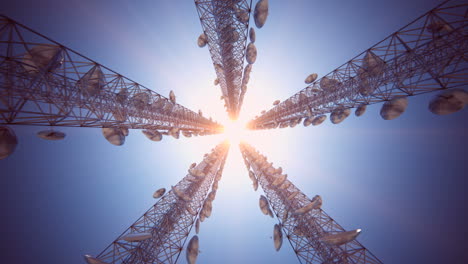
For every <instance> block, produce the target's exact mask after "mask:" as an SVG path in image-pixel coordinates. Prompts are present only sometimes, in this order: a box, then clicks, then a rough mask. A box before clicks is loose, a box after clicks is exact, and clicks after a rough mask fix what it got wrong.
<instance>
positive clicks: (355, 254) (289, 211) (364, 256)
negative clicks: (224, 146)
mask: <svg viewBox="0 0 468 264" xmlns="http://www.w3.org/2000/svg"><path fill="white" fill-rule="evenodd" d="M240 149H241V153H242V156H243V158H244V162H245V165H246V166H247V169H248V170H249V171H250V170H252V172H253V173H254V176H255V178H256V180H258V182H259V183H260V186H261V187H262V189H263V191H264V192H265V194H266V198H267V200H268V202H269V204H270V205H271V207H272V208H273V211H274V213H275V215H276V216H277V217H278V220H279V221H280V226H281V228H282V230H283V233H284V234H285V235H286V237H287V239H288V240H289V242H290V244H291V246H292V247H293V249H294V252H295V254H296V255H297V258H298V259H299V262H300V263H317V264H318V263H320V264H322V263H382V262H381V261H380V260H379V259H378V258H377V257H375V256H374V255H373V254H372V253H371V252H370V251H369V250H368V249H366V248H365V247H364V246H363V245H362V244H361V243H359V242H358V241H357V240H355V239H354V240H352V241H350V242H348V243H345V244H343V245H329V244H327V243H324V242H323V241H321V238H322V237H324V236H325V235H329V234H336V233H340V232H344V231H345V230H344V228H343V227H342V226H340V225H339V224H338V223H337V222H336V221H334V220H333V219H332V218H331V217H330V216H329V215H328V214H326V213H325V212H324V211H323V210H322V209H320V208H319V209H313V210H311V211H309V212H307V213H304V214H300V215H295V214H294V213H293V212H295V211H296V210H298V209H300V208H303V207H304V206H306V205H307V204H309V203H311V199H309V198H308V197H307V196H306V195H305V194H304V193H302V192H301V191H300V190H299V189H298V188H297V187H296V186H295V185H294V184H293V183H292V182H290V181H289V180H287V179H286V180H285V181H284V182H283V183H282V184H280V185H279V186H274V184H273V182H274V181H275V179H277V178H278V176H279V174H281V172H278V168H274V167H273V166H272V164H271V163H268V161H267V158H266V157H265V156H263V155H261V154H260V153H259V152H258V151H257V150H255V149H254V148H253V147H252V146H250V145H248V144H246V143H241V145H240Z"/></svg>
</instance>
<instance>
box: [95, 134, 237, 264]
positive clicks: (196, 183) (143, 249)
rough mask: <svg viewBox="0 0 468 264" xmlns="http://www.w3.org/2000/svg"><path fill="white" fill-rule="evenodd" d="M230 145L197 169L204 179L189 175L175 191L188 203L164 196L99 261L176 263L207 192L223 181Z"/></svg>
mask: <svg viewBox="0 0 468 264" xmlns="http://www.w3.org/2000/svg"><path fill="white" fill-rule="evenodd" d="M228 149H229V144H228V143H227V142H224V143H221V144H219V145H218V146H216V147H215V148H214V150H213V151H212V152H211V153H210V154H209V155H208V154H207V155H205V158H204V159H203V161H202V162H201V163H200V164H198V165H197V166H196V167H195V170H197V171H199V172H203V173H204V174H205V176H201V177H200V176H195V175H191V174H190V173H189V174H187V176H185V177H184V178H183V179H182V180H181V181H180V182H179V183H177V184H176V185H175V186H174V188H175V189H177V190H179V191H180V192H182V193H183V195H185V196H187V198H189V199H190V200H189V201H185V200H184V199H182V198H181V197H179V196H178V195H177V194H176V193H175V192H174V191H169V192H168V193H167V194H165V195H164V196H163V197H162V198H161V199H160V200H159V201H158V202H157V203H156V204H155V205H154V206H152V207H151V208H150V209H149V210H148V211H147V212H146V213H144V214H143V216H141V217H140V218H139V219H138V220H137V221H136V222H135V223H134V224H132V225H131V226H130V227H129V228H128V229H127V230H126V231H125V232H123V233H122V235H120V236H119V237H118V238H117V239H116V240H115V241H114V242H112V244H110V245H109V246H108V247H107V248H106V249H105V250H104V251H103V252H102V253H100V254H99V255H98V256H97V257H96V259H97V260H100V261H102V262H103V263H109V264H110V263H112V264H116V263H126V264H130V263H132V264H135V263H176V262H177V260H178V258H179V255H180V253H181V252H182V249H183V247H184V244H185V241H186V239H187V237H188V235H189V234H190V230H191V229H192V227H193V225H194V223H195V219H196V218H197V215H198V213H199V212H200V210H201V208H202V206H203V203H204V201H205V200H206V198H207V194H208V191H209V190H210V189H214V188H216V189H217V187H213V185H214V184H216V185H217V182H218V181H219V180H220V178H221V174H222V170H223V167H224V163H225V161H226V157H227V153H228ZM194 213H195V214H194ZM142 233H150V234H151V237H150V238H148V239H145V240H143V241H135V242H128V241H126V240H125V237H128V235H129V234H142Z"/></svg>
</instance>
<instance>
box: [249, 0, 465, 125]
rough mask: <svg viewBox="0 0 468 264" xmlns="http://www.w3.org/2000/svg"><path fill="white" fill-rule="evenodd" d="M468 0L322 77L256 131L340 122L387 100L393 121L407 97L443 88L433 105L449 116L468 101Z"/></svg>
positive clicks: (386, 112)
mask: <svg viewBox="0 0 468 264" xmlns="http://www.w3.org/2000/svg"><path fill="white" fill-rule="evenodd" d="M467 7H468V4H467V3H466V1H460V0H456V1H446V2H444V3H443V4H441V5H439V6H437V7H436V8H434V9H432V10H430V11H429V12H427V13H426V14H424V15H422V16H421V17H419V18H417V19H416V20H414V21H413V22H411V23H410V24H408V25H406V26H404V27H403V28H401V29H400V30H398V31H396V32H395V33H393V34H391V35H390V36H388V37H387V38H385V39H384V40H382V41H380V42H379V43H377V44H376V45H374V46H372V47H371V48H369V49H368V50H366V51H365V52H363V53H361V54H359V55H358V56H356V57H354V58H353V59H351V60H350V61H348V62H347V63H345V64H343V65H342V66H340V67H338V68H337V69H335V70H333V71H332V72H330V73H329V74H327V75H326V76H323V77H322V78H321V79H319V80H316V79H317V74H311V75H309V76H308V77H307V78H306V80H305V82H306V83H307V84H310V85H309V86H307V87H306V88H304V89H303V90H301V91H300V92H298V93H296V94H295V95H293V96H291V97H290V98H288V99H287V100H285V101H283V102H281V103H279V101H275V102H274V105H275V106H274V107H273V108H272V109H270V110H269V111H267V112H264V113H262V114H261V115H260V116H259V117H257V118H254V119H253V120H252V121H251V122H250V123H249V125H248V126H249V128H251V129H271V128H277V127H280V128H283V127H287V126H290V127H293V126H295V125H297V124H298V123H300V122H301V121H302V120H304V125H305V126H308V125H310V124H312V125H319V124H320V123H322V122H323V121H324V120H325V119H326V116H325V114H328V113H331V114H330V119H331V122H332V123H334V124H338V123H340V122H342V121H343V120H344V119H345V118H347V117H348V116H349V115H350V109H351V108H357V109H356V116H360V115H362V114H364V112H365V110H366V106H367V105H369V104H375V103H379V102H385V103H384V104H383V106H382V109H381V111H380V115H381V116H382V118H383V119H385V120H391V119H394V118H396V117H398V116H399V115H401V114H402V113H403V112H404V111H405V109H406V106H407V105H408V101H407V96H414V95H419V94H424V93H429V92H434V91H439V90H441V91H442V92H441V93H440V94H439V95H436V96H435V98H434V99H433V100H432V101H431V102H430V104H429V110H430V111H431V112H433V113H434V114H440V115H444V114H449V113H453V112H456V111H458V110H461V109H462V108H463V107H464V106H465V104H466V103H468V100H467V99H466V98H468V93H467V92H466V91H465V90H463V89H458V88H462V87H466V85H467V83H468V62H467V60H466V56H467V55H466V54H467V53H468V42H467V41H466V40H467V38H468V35H467V32H468V17H467V12H468V11H467Z"/></svg>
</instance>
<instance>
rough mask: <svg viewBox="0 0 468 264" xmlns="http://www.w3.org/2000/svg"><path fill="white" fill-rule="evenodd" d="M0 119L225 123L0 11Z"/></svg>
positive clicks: (207, 128) (198, 128) (136, 124)
mask: <svg viewBox="0 0 468 264" xmlns="http://www.w3.org/2000/svg"><path fill="white" fill-rule="evenodd" d="M0 124H15V125H40V126H70V127H121V128H132V129H170V128H179V129H180V130H182V131H187V132H194V133H198V134H212V133H219V132H220V130H221V126H220V125H219V124H217V123H215V122H213V121H211V120H209V119H207V118H204V117H203V116H201V115H199V114H197V113H195V112H193V111H190V110H189V109H187V108H185V107H183V106H181V105H179V104H177V103H175V102H173V101H171V100H169V99H167V98H165V97H163V96H161V95H160V94H158V93H156V92H153V91H151V90H149V89H148V88H146V87H144V86H142V85H140V84H138V83H136V82H134V81H132V80H130V79H128V78H126V77H124V76H122V75H120V74H118V73H116V72H114V71H112V70H110V69H108V68H106V67H104V66H103V65H100V64H99V63H97V62H95V61H93V60H91V59H88V58H87V57H85V56H83V55H81V54H79V53H77V52H75V51H73V50H71V49H69V48H66V47H64V46H63V45H61V44H59V43H57V42H55V41H52V40H50V39H49V38H47V37H45V36H43V35H41V34H39V33H37V32H35V31H33V30H31V29H29V28H27V27H25V26H23V25H21V24H19V23H17V22H15V21H13V20H12V19H10V18H8V17H5V16H0Z"/></svg>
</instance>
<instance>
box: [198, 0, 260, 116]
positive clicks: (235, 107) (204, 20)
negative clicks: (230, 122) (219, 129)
mask: <svg viewBox="0 0 468 264" xmlns="http://www.w3.org/2000/svg"><path fill="white" fill-rule="evenodd" d="M195 6H196V7H197V11H198V15H199V17H200V22H201V24H202V27H203V33H202V34H201V35H200V37H199V38H198V46H199V47H204V46H205V45H206V44H208V47H209V50H210V54H211V59H212V61H213V65H214V69H215V71H216V76H217V79H216V80H215V82H214V83H215V85H218V84H219V85H220V86H221V92H222V96H221V99H222V100H224V102H225V107H226V110H227V112H228V114H229V117H230V118H231V119H237V117H238V116H239V111H240V109H241V107H242V102H243V100H244V95H245V92H246V91H247V83H248V82H249V79H250V72H251V71H252V64H253V63H255V60H256V58H257V48H256V47H255V44H254V42H255V39H256V35H255V30H254V29H253V28H250V31H249V20H250V13H251V12H250V11H251V6H252V1H251V0H250V1H248V0H239V1H225V0H213V1H211V0H195ZM254 16H255V17H254V18H255V24H256V25H257V27H258V28H261V27H262V26H263V24H264V23H265V21H266V18H267V16H268V1H265V0H262V1H259V2H258V4H257V5H256V7H255V15H254ZM247 36H249V38H250V43H249V44H248V45H246V43H247ZM244 56H246V60H247V63H248V64H247V65H246V66H245V68H244Z"/></svg>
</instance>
